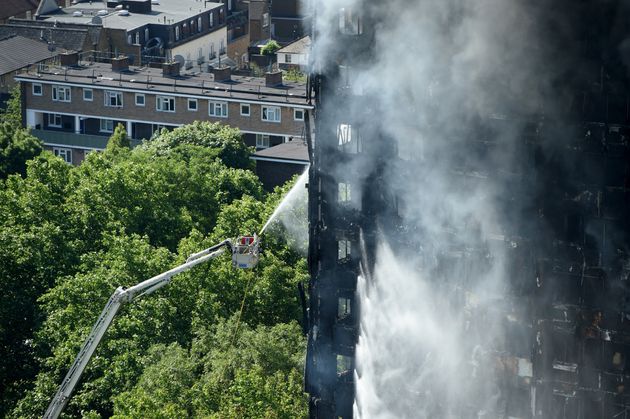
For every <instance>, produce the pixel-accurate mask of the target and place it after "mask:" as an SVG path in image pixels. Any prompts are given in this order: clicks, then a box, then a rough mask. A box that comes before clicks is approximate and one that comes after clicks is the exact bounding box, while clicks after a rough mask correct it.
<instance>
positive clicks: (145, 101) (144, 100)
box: [135, 93, 147, 106]
mask: <svg viewBox="0 0 630 419" xmlns="http://www.w3.org/2000/svg"><path fill="white" fill-rule="evenodd" d="M139 98H142V103H140V102H138V99H139ZM135 103H136V106H145V105H146V103H147V99H146V97H145V96H144V93H136V98H135Z"/></svg>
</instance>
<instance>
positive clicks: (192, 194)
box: [0, 126, 306, 417]
mask: <svg viewBox="0 0 630 419" xmlns="http://www.w3.org/2000/svg"><path fill="white" fill-rule="evenodd" d="M196 129H197V130H198V131H201V132H204V133H207V134H208V138H206V139H203V138H202V139H196V140H194V139H192V140H191V139H186V136H185V135H184V134H186V132H187V131H186V130H181V131H178V132H177V135H171V136H168V135H167V136H165V137H164V138H157V139H156V141H155V143H154V144H145V145H143V146H142V147H137V148H135V149H133V150H132V149H129V148H127V147H124V146H112V147H108V149H107V150H105V151H104V152H102V153H91V154H90V155H88V156H87V158H86V160H85V161H84V162H83V164H82V165H81V166H78V167H73V166H69V165H67V164H66V163H64V162H63V161H62V160H61V159H59V158H56V157H54V156H52V155H51V154H50V153H47V152H44V153H42V154H41V155H39V156H37V157H35V158H34V159H33V160H31V161H29V162H28V163H27V171H26V176H25V177H24V178H22V177H20V176H9V178H8V179H7V180H6V182H4V183H0V264H1V265H0V266H3V270H0V281H2V283H1V284H0V285H2V286H3V287H4V289H5V290H7V291H6V292H9V293H10V295H9V297H10V298H9V299H8V300H5V304H4V305H0V316H2V317H1V318H0V340H1V342H0V351H3V353H0V380H3V381H2V382H0V384H1V385H3V386H4V387H3V388H5V389H8V390H2V391H3V394H2V399H0V413H2V414H1V415H0V416H9V417H40V416H41V414H42V413H43V411H44V410H45V408H46V406H47V404H48V402H49V401H50V398H51V397H52V396H53V394H54V393H55V391H56V388H57V386H58V385H59V384H60V382H61V379H62V378H63V376H64V374H65V373H66V371H67V369H68V368H69V366H70V365H71V363H72V361H73V359H74V357H75V356H76V354H77V352H78V350H79V347H80V346H81V344H82V342H83V340H84V339H85V337H86V336H87V334H88V333H89V330H90V329H91V327H92V325H93V322H94V321H95V320H96V318H97V317H98V314H99V313H100V311H101V310H102V307H103V306H104V305H105V302H106V301H107V299H108V298H109V296H110V295H111V293H112V292H113V291H114V289H115V288H116V287H118V286H130V285H132V284H136V283H138V282H140V281H142V280H144V279H147V278H149V277H150V276H153V275H155V274H157V273H159V272H163V271H165V270H167V269H169V268H171V267H173V266H175V265H178V264H180V263H182V262H183V261H184V260H185V259H186V257H187V256H188V255H189V254H191V253H193V252H196V251H199V250H201V249H203V248H205V247H208V246H210V245H213V244H216V243H217V242H219V241H221V240H223V239H225V238H229V237H236V236H237V235H239V234H245V233H247V234H251V233H254V232H256V231H260V228H261V226H262V225H263V223H264V222H265V220H266V218H267V216H268V215H269V214H271V212H273V208H274V207H275V205H276V204H277V203H278V201H279V199H280V195H281V192H280V191H278V192H276V193H274V194H271V195H267V196H266V195H265V194H264V192H263V190H262V187H261V184H260V182H259V181H258V179H257V178H256V176H255V175H254V173H253V172H251V171H250V170H244V169H243V168H235V167H228V166H227V165H226V162H232V163H234V161H238V159H235V156H240V157H239V159H240V158H242V157H245V156H247V155H248V150H247V149H246V148H245V149H236V150H237V151H234V152H224V151H225V149H228V150H229V149H230V147H232V145H231V144H232V139H233V138H234V135H236V134H235V133H234V132H233V131H232V132H227V133H226V134H225V135H224V134H221V135H218V134H217V133H218V132H220V131H222V130H223V129H224V128H223V127H221V126H215V127H213V128H211V127H193V128H189V133H190V135H191V136H195V135H197V131H195V130H196ZM175 131H177V130H175ZM175 131H173V132H175ZM123 132H124V131H122V130H119V131H118V133H119V134H120V133H123ZM169 134H172V133H169ZM212 135H218V136H219V137H220V138H219V139H218V140H216V142H212V141H215V140H214V139H212ZM239 141H240V140H239ZM239 150H240V151H239ZM247 160H248V159H247ZM234 165H236V166H238V164H234ZM264 240H265V241H264V243H265V251H264V252H263V254H262V256H261V260H260V263H259V265H258V267H257V268H256V269H255V270H253V271H246V270H235V269H233V268H232V266H231V261H230V257H229V255H227V254H226V255H225V256H222V257H220V258H217V259H215V260H213V261H210V262H208V263H206V264H203V265H200V266H199V267H196V268H195V269H193V270H191V271H189V272H187V273H184V274H181V275H179V276H177V277H175V278H173V281H172V283H171V284H170V285H169V286H167V287H164V288H162V289H160V290H159V291H157V292H155V293H153V294H151V295H148V296H146V297H143V298H141V299H139V300H137V301H135V302H133V303H132V304H129V305H127V306H125V307H124V308H123V309H122V310H121V312H120V313H119V316H118V317H117V318H116V319H115V320H114V322H113V324H112V326H111V328H110V329H109V330H108V332H107V335H106V337H105V340H104V341H103V342H102V343H101V345H100V346H99V348H98V349H97V351H96V356H95V357H94V358H93V359H92V360H91V362H90V364H89V365H88V367H87V369H86V372H85V373H84V376H83V378H82V380H81V383H80V384H79V386H78V387H77V389H76V391H75V394H74V396H73V397H72V399H71V400H70V402H69V404H68V407H67V409H66V412H67V415H68V416H69V417H77V416H85V417H99V416H110V415H111V414H113V413H116V415H118V416H119V417H146V416H149V417H182V416H206V417H230V415H237V416H238V414H239V412H243V414H244V415H245V416H249V417H261V415H262V417H300V416H303V415H302V413H303V412H304V409H305V403H304V398H303V394H302V393H301V363H302V357H303V351H304V339H303V337H302V336H301V334H300V332H299V328H298V327H297V326H296V324H295V322H296V320H298V319H299V316H300V309H299V304H298V301H297V298H296V293H295V289H296V284H297V283H298V282H301V281H304V280H305V279H306V264H305V262H304V260H303V259H302V258H301V257H300V256H299V254H297V253H296V252H294V251H293V250H292V249H291V248H290V247H289V246H288V245H287V243H286V242H284V241H283V240H281V239H280V238H278V237H272V236H269V237H268V238H267V237H265V238H264ZM5 267H6V269H4V268H5ZM243 302H244V306H243V310H242V313H241V304H242V303H243ZM241 314H242V315H241ZM237 318H239V319H240V327H238V329H237V327H236V323H237V320H236V319H237ZM223 319H230V320H227V321H226V320H223ZM237 330H238V332H237ZM274 342H275V343H274ZM272 344H273V345H276V346H273V345H272ZM270 345H271V346H270ZM243 348H246V349H247V350H246V351H244V352H243V351H242V349H243ZM210 353H211V354H212V355H211V356H210V357H208V356H207V355H208V354H210ZM2 362H4V364H3V363H2ZM169 368H171V370H172V375H173V377H174V378H173V379H169V374H167V373H166V372H163V370H164V369H169ZM3 374H4V375H3ZM218 383H224V384H225V385H226V386H227V387H226V389H227V390H229V391H223V389H222V388H221V387H220V385H219V384H218ZM252 386H255V387H256V388H251V387H252ZM178 394H181V395H183V396H182V397H183V398H182V397H178V396H177V395H178ZM123 395H125V396H123ZM188 395H192V396H191V397H188ZM127 396H129V397H127ZM158 396H159V397H158ZM18 399H19V401H18V402H16V400H18ZM124 400H129V403H126V402H125V401H124ZM190 400H193V403H192V405H191V403H190ZM197 400H199V401H197ZM257 406H258V407H260V409H258V408H257ZM7 412H8V414H7ZM153 412H155V413H153ZM256 412H258V413H256ZM260 412H263V413H260ZM265 412H266V413H265ZM256 414H258V415H259V416H256Z"/></svg>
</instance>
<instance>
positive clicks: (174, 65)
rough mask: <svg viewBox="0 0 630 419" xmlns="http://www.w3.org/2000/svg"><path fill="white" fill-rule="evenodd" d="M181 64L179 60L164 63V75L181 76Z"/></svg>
mask: <svg viewBox="0 0 630 419" xmlns="http://www.w3.org/2000/svg"><path fill="white" fill-rule="evenodd" d="M180 67H181V64H180V62H179V61H171V62H166V63H164V64H162V75H163V76H164V77H179V70H180Z"/></svg>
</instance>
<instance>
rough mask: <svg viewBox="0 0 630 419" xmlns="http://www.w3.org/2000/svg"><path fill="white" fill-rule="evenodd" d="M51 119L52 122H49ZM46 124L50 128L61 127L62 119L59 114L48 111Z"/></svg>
mask: <svg viewBox="0 0 630 419" xmlns="http://www.w3.org/2000/svg"><path fill="white" fill-rule="evenodd" d="M57 118H59V119H58V120H59V123H58V124H57ZM51 120H52V123H51V122H50V121H51ZM48 126H49V127H52V128H61V127H63V120H62V118H61V115H60V114H58V113H49V114H48Z"/></svg>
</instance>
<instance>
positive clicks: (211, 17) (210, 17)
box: [208, 12, 214, 27]
mask: <svg viewBox="0 0 630 419" xmlns="http://www.w3.org/2000/svg"><path fill="white" fill-rule="evenodd" d="M208 16H209V23H210V27H213V26H214V13H212V12H210V14H209V15H208Z"/></svg>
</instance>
